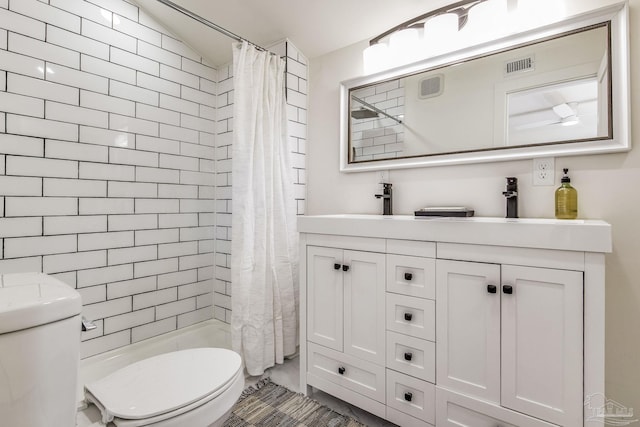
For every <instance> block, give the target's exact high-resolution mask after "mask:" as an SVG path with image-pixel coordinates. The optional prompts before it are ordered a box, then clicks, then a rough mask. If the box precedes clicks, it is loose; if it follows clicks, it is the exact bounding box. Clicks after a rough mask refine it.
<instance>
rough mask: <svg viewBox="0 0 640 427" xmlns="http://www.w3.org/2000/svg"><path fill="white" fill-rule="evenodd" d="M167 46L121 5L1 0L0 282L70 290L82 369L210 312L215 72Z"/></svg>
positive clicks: (110, 0)
mask: <svg viewBox="0 0 640 427" xmlns="http://www.w3.org/2000/svg"><path fill="white" fill-rule="evenodd" d="M169 34H170V33H169V32H168V31H166V30H163V29H162V28H161V27H160V26H159V25H158V24H157V23H155V22H153V20H152V19H151V18H150V17H149V16H148V15H146V14H145V13H144V12H143V11H140V10H139V9H138V7H137V6H135V5H134V4H133V3H132V2H129V1H125V0H91V1H85V0H50V1H38V0H15V1H10V2H7V1H6V0H2V1H0V111H2V113H1V114H0V123H1V126H0V248H1V249H0V272H2V273H7V272H20V271H44V272H47V273H50V274H53V275H55V276H56V277H58V278H59V279H60V280H63V281H64V282H66V283H67V284H68V285H69V286H71V287H74V288H77V289H78V291H79V292H80V293H81V295H82V297H83V304H84V308H83V315H85V316H86V317H87V318H88V319H90V320H94V321H95V322H96V325H97V326H98V328H97V329H96V330H93V331H90V332H84V333H83V334H82V339H83V343H82V350H81V353H82V357H87V356H91V355H94V354H97V353H101V352H104V351H108V350H110V349H113V348H116V347H120V346H124V345H127V344H130V343H132V342H136V341H139V340H142V339H145V338H149V337H152V336H155V335H158V334H162V333H165V332H169V331H172V330H175V329H176V328H182V327H185V326H188V325H190V324H193V323H196V322H201V321H204V320H207V319H210V318H211V317H212V316H213V313H214V309H213V302H214V299H213V288H214V262H215V253H214V252H215V244H214V243H213V242H214V240H213V239H214V238H215V232H214V224H213V220H212V218H213V217H214V215H215V210H214V209H215V207H216V205H215V202H214V200H213V197H214V195H215V185H216V176H217V175H216V174H215V172H214V163H215V162H214V159H215V150H216V148H215V147H214V146H213V141H214V137H215V133H216V131H215V129H216V123H215V107H216V87H217V70H216V69H214V68H212V67H210V66H208V65H207V64H206V62H205V61H204V60H203V59H202V58H201V57H200V55H199V54H198V53H196V52H193V51H192V50H191V49H190V48H189V47H187V46H186V45H184V44H183V43H181V42H180V41H179V40H176V39H174V38H173V37H172V36H170V35H169ZM225 78H226V77H225ZM225 99H227V97H226V96H225ZM226 184H227V182H225V185H226ZM228 184H230V181H229V182H228ZM225 207H226V206H225ZM229 207H230V203H229ZM225 237H226V235H225ZM221 295H222V296H223V297H225V298H228V293H226V292H224V293H222V294H221ZM225 298H223V299H221V303H220V304H222V305H223V306H225V307H227V306H228V305H229V304H228V303H227V302H226V299H225ZM223 318H224V317H223Z"/></svg>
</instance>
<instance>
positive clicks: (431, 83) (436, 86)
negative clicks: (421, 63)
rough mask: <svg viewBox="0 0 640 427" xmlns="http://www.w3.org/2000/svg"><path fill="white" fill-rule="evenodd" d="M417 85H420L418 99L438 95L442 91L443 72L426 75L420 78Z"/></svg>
mask: <svg viewBox="0 0 640 427" xmlns="http://www.w3.org/2000/svg"><path fill="white" fill-rule="evenodd" d="M418 85H419V87H420V93H419V94H418V97H419V98H420V99H427V98H433V97H436V96H440V95H441V94H442V92H443V91H444V74H436V75H433V76H429V77H426V78H424V79H422V80H420V82H419V83H418Z"/></svg>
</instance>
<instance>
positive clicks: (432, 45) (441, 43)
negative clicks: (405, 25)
mask: <svg viewBox="0 0 640 427" xmlns="http://www.w3.org/2000/svg"><path fill="white" fill-rule="evenodd" d="M423 34H424V35H423V45H424V47H423V53H424V55H423V56H425V57H429V56H434V55H437V54H440V53H443V52H447V51H451V50H453V49H454V48H455V46H456V45H457V43H458V14H456V13H442V14H440V15H436V16H434V17H432V18H429V19H428V20H427V21H426V22H425V23H424V33H423Z"/></svg>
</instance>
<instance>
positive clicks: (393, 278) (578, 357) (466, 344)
mask: <svg viewBox="0 0 640 427" xmlns="http://www.w3.org/2000/svg"><path fill="white" fill-rule="evenodd" d="M298 226H299V231H300V232H301V234H300V240H301V250H302V252H301V255H302V256H301V260H302V262H301V271H300V273H301V286H300V296H301V298H300V301H301V346H300V348H301V352H300V354H301V372H300V373H301V387H302V390H303V391H308V389H307V388H308V387H316V388H318V389H321V390H323V391H325V392H328V393H330V394H333V395H335V396H336V397H338V398H340V399H343V400H345V401H348V402H350V403H352V404H354V405H356V406H359V407H361V408H363V409H365V410H367V411H370V412H372V413H374V414H376V415H378V416H380V417H382V418H385V419H387V420H389V421H391V422H393V423H396V424H398V425H401V426H421V427H428V426H432V425H435V426H458V427H459V426H469V427H483V426H487V427H488V426H492V427H494V426H498V425H499V426H504V427H508V426H514V427H515V426H518V427H550V426H565V427H574V426H585V427H593V426H602V425H603V424H602V420H601V419H593V418H592V417H590V413H589V412H588V411H586V410H585V406H584V402H585V401H587V400H588V399H589V397H590V396H592V395H595V394H597V393H603V392H604V256H605V253H607V252H610V251H611V228H610V226H609V225H608V224H606V223H604V222H602V221H556V220H526V219H522V220H507V219H501V218H463V219H450V218H441V219H426V220H425V219H416V218H413V217H403V216H394V217H382V216H374V215H371V216H369V215H366V216H365V215H361V216H357V215H336V216H316V217H301V218H299V220H298ZM345 265H347V266H348V268H346V271H345V268H344V266H345ZM354 266H358V268H354ZM356 270H357V271H356ZM340 368H344V371H343V372H342V373H340V372H339V371H340Z"/></svg>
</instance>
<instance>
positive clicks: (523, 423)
mask: <svg viewBox="0 0 640 427" xmlns="http://www.w3.org/2000/svg"><path fill="white" fill-rule="evenodd" d="M436 408H437V411H436V413H437V416H438V427H440V426H442V427H447V426H449V427H495V426H500V427H557V426H556V425H555V424H549V423H546V422H544V421H541V420H539V419H537V418H532V417H528V416H526V415H524V414H521V413H519V412H515V411H511V410H509V409H505V408H503V407H501V406H499V405H496V404H494V403H489V402H484V401H482V400H478V399H474V398H470V397H467V396H465V395H462V394H458V393H454V392H452V391H449V390H446V389H443V388H440V387H436Z"/></svg>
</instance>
